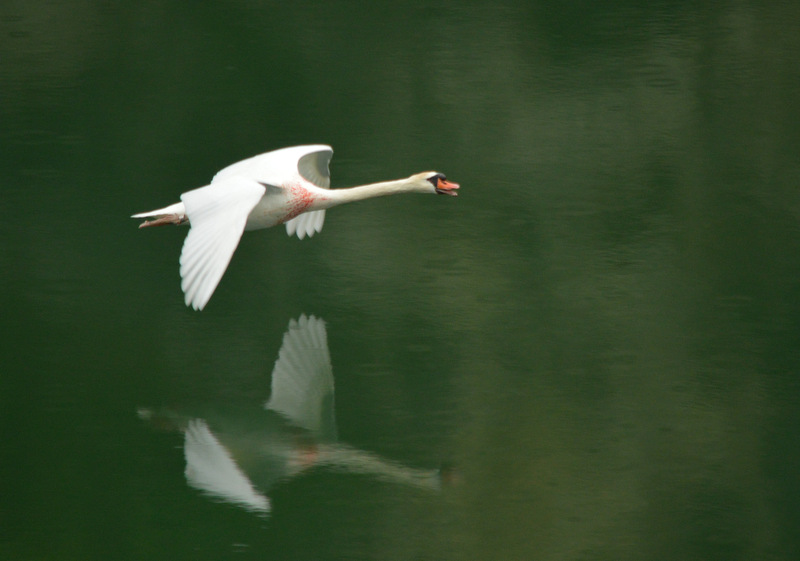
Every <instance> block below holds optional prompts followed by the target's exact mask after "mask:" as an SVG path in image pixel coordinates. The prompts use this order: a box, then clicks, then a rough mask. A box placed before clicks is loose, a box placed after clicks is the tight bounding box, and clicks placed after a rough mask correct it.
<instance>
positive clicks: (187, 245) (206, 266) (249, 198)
mask: <svg viewBox="0 0 800 561" xmlns="http://www.w3.org/2000/svg"><path fill="white" fill-rule="evenodd" d="M264 192H265V188H264V186H263V185H260V184H259V183H257V182H256V181H253V180H251V179H247V178H245V177H241V176H233V177H230V178H228V179H225V180H222V181H217V182H215V183H212V184H211V185H207V186H206V187H200V188H199V189H194V190H192V191H188V192H186V193H184V194H183V195H181V201H183V204H184V205H185V207H186V216H187V217H188V218H189V223H190V224H191V229H190V230H189V234H188V235H187V236H186V241H185V242H184V243H183V250H182V251H181V259H180V265H181V288H182V289H183V292H184V295H185V300H186V305H187V306H191V307H192V308H194V309H195V310H202V309H203V308H204V307H205V305H206V304H207V303H208V301H209V299H210V298H211V295H212V294H214V290H215V289H216V288H217V285H218V284H219V281H220V280H221V279H222V275H223V274H225V269H227V268H228V264H229V263H230V261H231V258H232V257H233V253H234V252H235V251H236V247H237V246H238V245H239V239H240V238H241V237H242V232H244V226H245V223H246V222H247V216H248V215H249V214H250V211H252V210H253V208H254V207H255V206H256V205H257V204H258V202H259V201H260V200H261V197H263V196H264Z"/></svg>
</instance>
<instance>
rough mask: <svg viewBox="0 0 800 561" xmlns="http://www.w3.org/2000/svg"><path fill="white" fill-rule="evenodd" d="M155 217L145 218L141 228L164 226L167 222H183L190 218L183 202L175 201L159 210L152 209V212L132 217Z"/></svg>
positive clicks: (140, 225)
mask: <svg viewBox="0 0 800 561" xmlns="http://www.w3.org/2000/svg"><path fill="white" fill-rule="evenodd" d="M151 217H152V218H155V220H145V221H144V222H142V223H141V224H139V228H147V227H148V226H164V225H165V224H183V223H185V222H187V221H188V220H189V219H188V218H186V208H185V207H184V206H183V203H175V204H174V205H169V206H167V207H164V208H160V209H158V210H151V211H150V212H140V213H139V214H134V215H133V216H131V218H151Z"/></svg>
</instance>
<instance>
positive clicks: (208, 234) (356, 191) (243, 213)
mask: <svg viewBox="0 0 800 561" xmlns="http://www.w3.org/2000/svg"><path fill="white" fill-rule="evenodd" d="M331 156H333V149H332V148H331V147H330V146H326V145H323V144H315V145H309V146H294V147H291V148H282V149H280V150H274V151H272V152H267V153H266V154H261V155H259V156H254V157H252V158H249V159H247V160H242V161H241V162H237V163H235V164H232V165H230V166H228V167H226V168H225V169H223V170H221V171H220V172H218V173H217V174H216V175H215V176H214V178H213V179H212V180H211V184H210V185H206V186H205V187H200V188H198V189H194V190H192V191H187V192H186V193H183V194H182V195H181V202H179V203H175V204H173V205H170V206H168V207H165V208H161V209H158V210H152V211H150V212H142V213H140V214H134V215H133V218H153V220H146V221H145V222H143V223H142V224H141V225H140V226H139V227H140V228H145V227H148V226H162V225H165V224H184V223H186V222H188V223H189V224H190V225H191V229H190V230H189V234H188V235H187V236H186V241H185V242H184V243H183V250H182V251H181V258H180V271H181V288H182V289H183V292H184V295H185V301H186V305H187V306H191V307H192V308H194V309H195V310H202V309H203V308H204V307H205V305H206V304H207V303H208V301H209V299H210V298H211V295H212V294H214V290H215V289H216V288H217V285H218V284H219V281H220V279H222V275H223V274H224V273H225V269H227V267H228V263H230V261H231V258H232V257H233V253H234V251H236V247H237V246H238V245H239V239H240V238H241V236H242V233H243V232H244V230H259V229H261V228H270V227H272V226H275V225H277V224H284V223H285V224H286V232H287V233H288V234H289V235H290V236H291V235H293V234H296V235H297V237H298V238H300V239H303V238H304V237H305V236H313V235H314V232H319V231H320V230H322V223H323V221H324V220H325V209H328V208H330V207H333V206H336V205H340V204H343V203H349V202H353V201H360V200H362V199H369V198H372V197H382V196H384V195H393V194H396V193H438V194H443V195H452V196H455V195H457V193H456V189H458V184H457V183H452V182H450V181H447V179H446V177H445V176H444V174H441V173H438V172H435V171H428V172H423V173H418V174H415V175H412V176H410V177H407V178H405V179H398V180H395V181H383V182H380V183H372V184H369V185H362V186H360V187H351V188H349V189H334V190H331V189H330V188H329V187H330V182H331V178H330V173H329V171H328V164H329V162H330V160H331Z"/></svg>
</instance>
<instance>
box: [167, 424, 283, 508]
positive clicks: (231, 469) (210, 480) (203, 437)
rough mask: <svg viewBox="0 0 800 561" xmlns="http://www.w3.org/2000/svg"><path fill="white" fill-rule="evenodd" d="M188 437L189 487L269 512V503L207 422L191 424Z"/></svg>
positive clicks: (185, 453) (185, 450)
mask: <svg viewBox="0 0 800 561" xmlns="http://www.w3.org/2000/svg"><path fill="white" fill-rule="evenodd" d="M185 434H186V440H185V441H184V445H183V451H184V455H185V456H186V472H185V473H186V480H187V481H188V482H189V485H191V486H192V487H194V488H196V489H200V490H201V491H204V492H206V493H208V494H209V495H213V496H215V497H219V498H221V499H224V500H226V501H229V502H232V503H236V504H238V505H241V506H243V507H244V508H246V509H248V510H253V511H257V512H269V510H270V505H269V499H268V498H267V497H265V496H264V495H262V494H260V493H258V492H257V491H256V490H255V489H254V488H253V484H252V483H251V482H250V480H249V479H248V478H247V476H246V475H245V474H244V473H242V471H241V470H240V469H239V467H238V466H237V465H236V462H234V461H233V458H231V455H230V453H229V452H228V450H227V449H226V448H225V447H224V446H223V445H222V444H220V442H219V440H217V438H216V437H215V436H214V435H213V434H212V433H211V431H210V430H209V428H208V425H207V424H206V422H205V421H203V420H202V419H193V420H191V421H189V424H188V426H187V428H186V432H185Z"/></svg>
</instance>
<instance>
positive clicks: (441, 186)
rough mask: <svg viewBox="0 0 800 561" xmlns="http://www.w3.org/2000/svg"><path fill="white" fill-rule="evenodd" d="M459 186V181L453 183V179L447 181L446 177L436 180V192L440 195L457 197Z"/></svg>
mask: <svg viewBox="0 0 800 561" xmlns="http://www.w3.org/2000/svg"><path fill="white" fill-rule="evenodd" d="M458 187H459V185H458V183H453V182H452V181H447V180H446V179H440V180H439V181H437V182H436V192H437V193H439V194H440V195H450V196H451V197H457V196H458V193H456V189H458Z"/></svg>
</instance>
